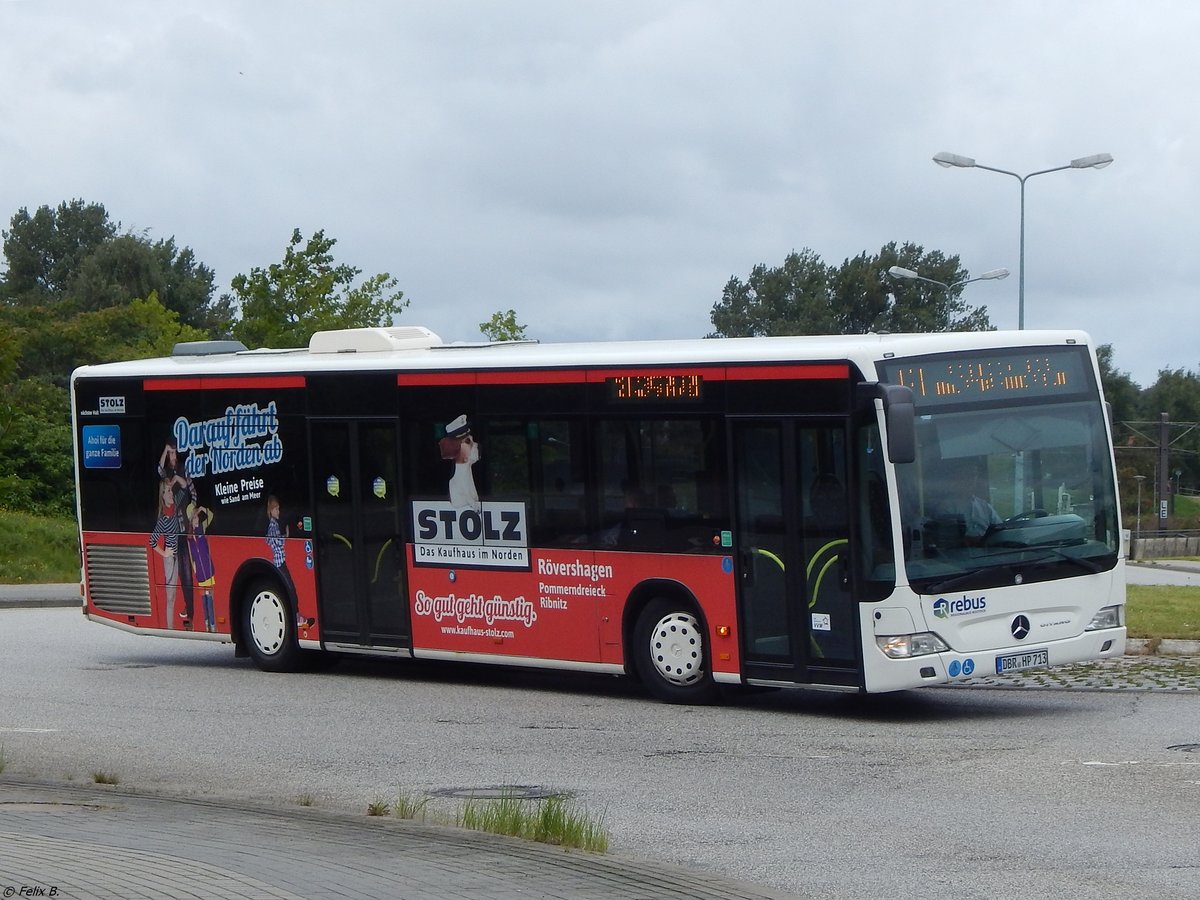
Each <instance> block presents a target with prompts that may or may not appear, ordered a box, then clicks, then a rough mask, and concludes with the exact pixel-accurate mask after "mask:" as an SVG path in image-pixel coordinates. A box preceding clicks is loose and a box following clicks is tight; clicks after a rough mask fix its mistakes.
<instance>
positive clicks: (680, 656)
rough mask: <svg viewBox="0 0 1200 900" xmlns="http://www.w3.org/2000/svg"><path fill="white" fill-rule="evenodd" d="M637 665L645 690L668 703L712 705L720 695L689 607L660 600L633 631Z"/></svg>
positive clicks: (650, 606) (697, 622)
mask: <svg viewBox="0 0 1200 900" xmlns="http://www.w3.org/2000/svg"><path fill="white" fill-rule="evenodd" d="M633 654H634V665H635V666H636V667H637V672H638V675H639V676H640V677H641V679H642V683H643V684H645V685H646V689H647V690H648V691H650V693H651V694H653V695H654V696H655V697H657V698H658V699H659V700H665V701H667V702H668V703H711V702H712V701H713V700H714V699H715V698H716V696H717V689H716V685H715V684H714V683H713V680H712V672H711V671H710V667H709V660H708V651H707V649H706V647H705V643H704V629H703V626H702V625H701V624H700V620H699V619H698V618H697V617H696V615H695V614H694V613H693V612H692V610H691V609H689V608H688V607H687V605H686V604H683V603H678V602H675V601H672V600H669V599H667V598H665V597H658V598H656V599H654V600H651V601H650V602H649V603H647V604H646V607H645V609H643V610H642V612H641V614H640V615H639V616H638V618H637V623H636V625H635V626H634V630H633Z"/></svg>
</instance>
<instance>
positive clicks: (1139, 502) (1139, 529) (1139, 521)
mask: <svg viewBox="0 0 1200 900" xmlns="http://www.w3.org/2000/svg"><path fill="white" fill-rule="evenodd" d="M1133 480H1134V481H1136V482H1137V486H1138V498H1137V540H1138V541H1141V539H1142V482H1143V481H1145V480H1146V476H1145V475H1134V476H1133ZM1138 549H1139V550H1140V549H1141V547H1138ZM1135 555H1136V554H1135Z"/></svg>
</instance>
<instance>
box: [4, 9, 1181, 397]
mask: <svg viewBox="0 0 1200 900" xmlns="http://www.w3.org/2000/svg"><path fill="white" fill-rule="evenodd" d="M1197 25H1200V8H1195V7H1193V6H1192V5H1191V4H1187V3H1182V2H1151V3H1149V4H1141V5H1138V6H1133V5H1130V4H1127V3H1122V2H1116V0H1108V2H1104V0H1099V2H1096V3H1093V4H1091V5H1090V6H1089V8H1088V14H1087V15H1086V16H1084V15H1079V14H1078V13H1077V11H1076V10H1075V9H1073V8H1071V7H1068V6H1062V5H1046V4H1041V3H1032V2H1021V3H1014V4H1008V5H1006V7H1005V8H1004V10H1003V11H998V10H994V9H989V8H986V7H973V6H966V7H964V6H963V5H962V4H952V3H948V2H932V3H917V2H888V3H885V2H882V0H870V2H863V3H856V4H853V5H850V6H847V5H833V4H825V3H817V2H815V0H814V2H800V3H794V2H791V3H783V2H763V3H754V4H748V5H747V4H743V5H740V6H739V5H732V4H727V3H717V2H671V0H660V2H637V3H634V2H627V3H577V4H570V5H563V4H560V3H551V2H548V0H542V2H518V3H511V4H502V5H493V4H477V3H462V2H449V3H439V4H416V3H398V4H392V3H370V2H357V3H351V4H345V5H341V6H337V7H331V6H329V5H328V4H320V3H316V2H302V3H282V2H262V3H254V4H241V3H231V2H206V3H199V2H195V0H184V2H179V3H174V4H170V5H168V6H161V5H158V4H150V3H145V2H133V3H125V4H121V5H119V6H117V7H106V8H99V7H96V6H94V5H93V4H88V3H83V2H68V3H56V4H54V5H50V6H48V5H43V4H31V3H6V4H0V78H3V80H4V83H5V84H6V85H7V86H8V87H9V89H8V90H6V91H5V92H4V94H3V95H2V96H0V121H3V122H4V123H5V125H4V128H3V129H2V130H0V166H3V169H4V171H5V172H6V173H18V176H17V177H9V178H6V179H5V180H4V182H3V183H0V213H3V214H4V215H6V216H7V215H11V213H12V212H15V211H16V210H17V209H18V208H20V207H22V206H29V207H36V206H40V205H42V204H52V205H53V204H57V203H58V202H61V201H62V200H65V199H70V198H73V197H83V198H85V199H87V200H89V201H95V202H101V203H104V204H105V206H106V207H107V208H108V209H109V212H110V214H112V215H113V217H114V218H118V219H121V220H122V221H123V222H124V223H125V224H127V225H131V226H134V227H137V228H139V229H150V230H151V231H152V232H153V233H154V235H155V236H169V235H174V236H175V237H176V239H177V241H178V242H179V243H180V244H181V245H186V246H190V247H192V248H193V249H194V250H195V251H196V253H197V256H198V257H199V259H201V260H202V261H204V262H205V263H206V264H208V265H210V266H212V267H213V268H214V270H215V271H216V274H217V279H218V283H219V284H221V285H227V284H228V282H229V280H230V279H231V278H232V277H233V276H234V275H236V274H237V273H239V272H246V271H248V270H249V269H250V268H251V267H253V266H262V265H268V264H270V263H272V262H276V261H278V260H279V259H280V258H281V257H282V253H283V249H284V247H285V246H286V243H287V240H288V238H289V236H290V234H291V231H292V229H293V228H297V227H298V228H300V229H301V230H303V231H304V232H306V233H311V232H312V231H315V230H317V229H322V228H323V229H325V231H326V233H327V234H329V235H330V236H332V237H335V238H336V239H337V240H338V246H337V248H336V249H335V252H336V254H337V256H338V259H339V261H345V262H349V263H351V264H353V265H356V266H358V267H360V268H361V269H363V270H364V272H368V273H373V272H378V271H389V272H391V273H392V274H393V275H395V276H396V277H397V278H398V279H399V281H400V285H401V287H402V288H403V289H404V290H405V292H406V294H407V295H408V296H409V297H410V299H411V300H412V301H413V302H412V307H411V308H410V309H409V310H408V311H407V312H406V313H405V317H406V319H407V320H409V321H411V322H413V323H418V322H420V323H424V324H428V325H430V327H433V328H434V329H435V330H437V331H439V332H442V333H443V334H444V336H445V337H447V338H450V339H472V338H474V337H476V336H477V330H476V329H477V325H478V323H479V322H482V321H485V320H486V319H487V318H488V317H489V316H490V315H491V313H492V312H493V311H495V310H497V309H508V308H513V309H516V310H517V313H518V316H519V318H520V320H521V321H522V322H525V323H527V325H528V326H529V332H530V334H531V335H534V336H536V337H539V338H541V339H546V340H553V339H573V338H581V337H612V338H634V337H660V336H664V337H665V336H679V337H683V336H694V335H699V334H704V333H706V332H707V331H708V330H709V329H710V327H711V326H710V324H709V321H708V312H709V310H710V309H711V306H712V304H713V303H714V302H716V300H718V299H719V297H720V292H721V288H722V287H723V286H724V284H725V282H726V281H727V280H728V278H729V277H730V276H731V275H738V276H744V275H746V274H747V273H748V272H749V270H750V268H751V267H752V266H754V265H755V264H757V263H763V262H765V263H768V264H777V263H779V262H781V261H782V260H783V258H784V256H785V255H786V254H787V253H788V252H789V251H790V250H792V249H800V248H802V247H811V248H812V249H814V250H815V251H816V252H818V253H819V254H821V255H822V256H823V257H824V258H825V259H826V260H827V261H829V262H832V263H836V262H840V261H841V260H842V259H845V258H847V257H852V256H854V255H856V254H858V253H860V252H862V251H863V250H867V251H875V250H878V248H879V247H880V246H882V245H883V244H884V243H886V242H888V241H893V240H894V241H899V242H903V241H909V240H911V241H914V242H916V243H919V244H922V245H923V246H925V247H926V248H927V249H939V250H942V251H944V252H946V253H948V254H958V255H959V256H960V258H961V260H962V262H963V265H964V266H966V267H967V268H968V269H970V270H971V271H973V272H981V271H984V270H987V269H991V268H997V267H1001V266H1003V267H1006V268H1009V269H1011V270H1012V271H1013V272H1014V277H1013V278H1010V279H1008V280H1007V281H1005V282H995V283H990V282H989V283H981V284H975V285H972V286H971V287H970V288H969V289H968V290H969V291H970V293H969V294H968V299H970V300H971V302H973V303H983V304H986V305H987V306H988V308H989V310H990V311H991V314H992V318H993V321H994V322H996V323H997V324H999V325H1001V326H1003V327H1015V325H1016V310H1017V292H1018V290H1019V288H1018V278H1017V277H1015V275H1016V273H1017V270H1018V262H1019V249H1018V234H1019V229H1018V225H1019V210H1020V207H1019V199H1020V192H1019V183H1018V181H1017V180H1016V179H1015V178H1011V177H1008V176H1003V175H998V174H995V173H989V172H986V171H983V170H944V169H940V168H938V167H937V166H935V165H934V164H933V163H932V162H931V161H930V157H931V156H932V155H933V154H934V153H936V152H938V151H940V150H949V151H953V152H958V153H962V154H966V155H970V156H974V157H975V158H976V159H978V160H979V161H980V162H981V163H984V164H987V165H992V166H995V167H997V168H1004V169H1009V170H1012V171H1014V172H1018V173H1021V174H1025V173H1029V172H1033V171H1037V170H1039V169H1044V168H1051V167H1054V166H1058V165H1063V164H1065V163H1066V162H1067V161H1068V160H1070V159H1071V158H1073V157H1077V156H1082V155H1087V154H1090V153H1095V152H1109V153H1112V154H1113V156H1114V157H1115V158H1116V162H1115V164H1114V165H1113V166H1111V167H1109V168H1107V169H1105V170H1103V171H1074V170H1071V171H1063V172H1056V173H1052V174H1046V175H1044V176H1037V177H1035V178H1032V179H1030V180H1029V181H1028V182H1027V185H1026V253H1025V263H1026V320H1027V324H1028V325H1029V326H1030V327H1050V326H1055V327H1057V326H1068V327H1079V326H1082V327H1085V328H1088V329H1090V330H1091V331H1092V332H1093V334H1094V336H1095V337H1096V338H1097V339H1098V340H1100V341H1105V342H1111V343H1113V344H1114V346H1115V349H1116V363H1117V365H1118V367H1119V368H1122V369H1128V370H1130V371H1131V372H1132V374H1133V375H1134V377H1135V379H1137V380H1139V381H1141V382H1142V383H1147V382H1149V381H1152V380H1153V377H1154V375H1155V373H1156V372H1157V370H1158V368H1160V367H1162V366H1185V367H1186V366H1193V365H1195V364H1196V363H1197V361H1198V360H1197V357H1198V356H1200V354H1197V353H1195V351H1194V350H1192V348H1191V346H1190V341H1188V340H1187V339H1186V337H1185V336H1186V335H1187V334H1189V333H1193V334H1194V333H1195V332H1196V326H1197V325H1198V324H1200V322H1198V321H1197V319H1198V318H1200V313H1198V312H1196V311H1195V310H1196V309H1197V305H1196V304H1195V303H1194V293H1195V292H1194V289H1193V288H1192V284H1191V283H1192V281H1193V279H1192V278H1191V277H1190V271H1189V269H1190V266H1191V252H1190V251H1191V249H1192V248H1191V237H1190V236H1191V235H1193V234H1196V233H1197V231H1198V229H1197V225H1198V224H1200V223H1198V222H1197V215H1200V214H1198V213H1197V209H1200V203H1198V202H1197V201H1198V199H1200V198H1198V197H1197V193H1198V190H1197V183H1196V178H1195V175H1194V168H1193V159H1194V157H1195V152H1196V150H1195V148H1196V144H1197V133H1196V132H1197V127H1198V126H1197V124H1196V120H1195V117H1194V116H1191V115H1190V109H1191V106H1192V104H1193V100H1192V98H1193V96H1194V95H1195V87H1196V80H1197V76H1196V75H1195V74H1194V67H1193V66H1192V65H1191V62H1190V60H1191V56H1192V54H1191V52H1190V50H1191V48H1190V47H1189V46H1187V42H1188V41H1190V36H1191V35H1192V34H1194V33H1195V31H1196V30H1197V29H1196V26H1197Z"/></svg>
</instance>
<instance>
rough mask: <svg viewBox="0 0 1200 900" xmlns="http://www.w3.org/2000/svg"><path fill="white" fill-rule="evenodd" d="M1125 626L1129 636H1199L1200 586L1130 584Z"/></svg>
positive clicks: (1180, 638) (1184, 637) (1197, 638)
mask: <svg viewBox="0 0 1200 900" xmlns="http://www.w3.org/2000/svg"><path fill="white" fill-rule="evenodd" d="M1125 626H1126V628H1128V629H1129V636H1130V637H1137V638H1151V639H1159V640H1162V639H1164V638H1166V639H1175V640H1200V587H1177V586H1174V585H1165V584H1131V585H1129V586H1128V587H1127V589H1126V597H1125Z"/></svg>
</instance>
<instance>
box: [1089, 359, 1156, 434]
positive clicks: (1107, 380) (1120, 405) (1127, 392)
mask: <svg viewBox="0 0 1200 900" xmlns="http://www.w3.org/2000/svg"><path fill="white" fill-rule="evenodd" d="M1114 355H1115V351H1114V350H1113V345H1112V344H1101V345H1100V346H1099V347H1097V348H1096V362H1097V363H1099V366H1100V384H1101V385H1102V386H1103V388H1104V399H1105V400H1107V401H1108V403H1109V405H1110V406H1111V407H1112V417H1113V421H1114V422H1118V423H1119V422H1132V421H1135V420H1137V419H1142V418H1145V415H1144V414H1143V412H1142V389H1141V388H1140V387H1138V385H1137V384H1135V383H1134V381H1133V379H1132V378H1131V377H1130V376H1129V373H1128V372H1121V371H1118V370H1117V367H1116V364H1115V363H1114V362H1113V357H1114Z"/></svg>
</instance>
